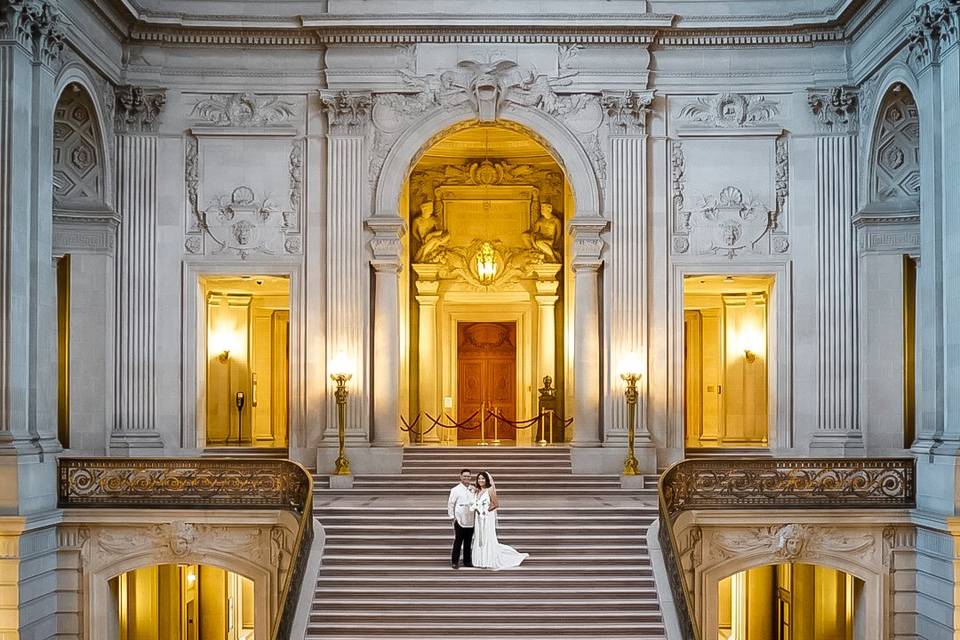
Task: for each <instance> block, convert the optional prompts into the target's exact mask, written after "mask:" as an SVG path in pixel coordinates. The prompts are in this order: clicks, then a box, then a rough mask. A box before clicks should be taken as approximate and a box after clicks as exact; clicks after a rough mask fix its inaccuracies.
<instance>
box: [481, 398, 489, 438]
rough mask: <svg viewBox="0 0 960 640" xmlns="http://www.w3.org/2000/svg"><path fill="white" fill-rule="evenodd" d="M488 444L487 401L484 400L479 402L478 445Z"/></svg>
mask: <svg viewBox="0 0 960 640" xmlns="http://www.w3.org/2000/svg"><path fill="white" fill-rule="evenodd" d="M489 444H490V443H489V442H487V401H486V400H484V401H483V402H481V403H480V446H481V447H486V446H488V445H489Z"/></svg>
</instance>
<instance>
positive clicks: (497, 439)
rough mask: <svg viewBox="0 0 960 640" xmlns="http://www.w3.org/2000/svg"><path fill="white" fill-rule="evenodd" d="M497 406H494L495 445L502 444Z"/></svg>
mask: <svg viewBox="0 0 960 640" xmlns="http://www.w3.org/2000/svg"><path fill="white" fill-rule="evenodd" d="M497 409H498V408H497V406H496V405H494V407H493V446H495V447H499V446H500V416H499V413H498V411H497Z"/></svg>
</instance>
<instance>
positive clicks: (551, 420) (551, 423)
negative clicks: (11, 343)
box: [549, 409, 554, 445]
mask: <svg viewBox="0 0 960 640" xmlns="http://www.w3.org/2000/svg"><path fill="white" fill-rule="evenodd" d="M553 416H554V413H553V409H550V436H549V437H550V444H551V445H552V444H553Z"/></svg>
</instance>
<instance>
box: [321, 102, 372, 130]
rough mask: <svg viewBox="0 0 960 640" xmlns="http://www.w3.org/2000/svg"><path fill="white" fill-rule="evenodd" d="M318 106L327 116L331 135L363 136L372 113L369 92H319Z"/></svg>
mask: <svg viewBox="0 0 960 640" xmlns="http://www.w3.org/2000/svg"><path fill="white" fill-rule="evenodd" d="M320 106H321V107H322V108H323V111H324V112H325V113H326V114H327V121H328V123H329V132H330V134H331V135H353V136H359V135H364V134H365V133H366V130H367V125H368V124H369V123H370V114H371V112H372V111H373V94H371V93H370V92H369V91H358V92H350V91H321V92H320Z"/></svg>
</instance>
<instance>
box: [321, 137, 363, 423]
mask: <svg viewBox="0 0 960 640" xmlns="http://www.w3.org/2000/svg"><path fill="white" fill-rule="evenodd" d="M363 159H364V138H363V136H362V135H359V134H357V133H352V132H349V131H340V130H337V132H336V133H331V134H330V135H329V136H328V139H327V353H328V357H330V358H332V357H333V356H334V354H336V353H338V352H341V351H342V352H343V353H345V354H346V355H347V357H348V358H349V359H350V361H351V362H352V363H353V367H354V369H353V378H352V379H351V381H350V382H349V383H348V384H349V386H350V393H351V396H350V400H349V402H348V403H347V435H348V437H349V438H350V439H352V440H366V439H367V438H366V435H367V432H368V431H367V429H368V416H369V415H370V413H369V412H370V408H369V405H368V398H369V392H368V390H369V388H370V373H369V371H368V370H367V362H368V359H367V354H368V350H367V348H368V345H367V339H366V333H365V329H364V327H366V326H368V325H367V324H366V320H365V317H366V308H367V304H368V302H367V301H368V300H369V286H370V285H369V282H370V275H369V267H368V266H367V264H366V259H365V255H364V253H365V252H364V246H363V244H364V229H363V220H364V217H365V215H364V210H365V203H366V202H367V200H366V171H365V169H364V162H363ZM328 385H330V386H329V389H328V390H329V393H330V394H331V397H332V394H333V388H334V387H333V383H332V382H330V381H329V377H328ZM336 432H337V421H336V407H335V406H334V405H333V403H328V405H327V425H326V430H325V435H324V439H325V440H327V441H330V440H332V441H334V442H335V441H336Z"/></svg>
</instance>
